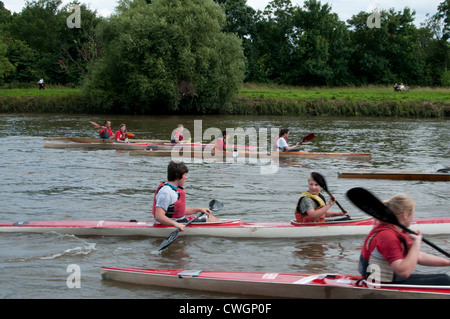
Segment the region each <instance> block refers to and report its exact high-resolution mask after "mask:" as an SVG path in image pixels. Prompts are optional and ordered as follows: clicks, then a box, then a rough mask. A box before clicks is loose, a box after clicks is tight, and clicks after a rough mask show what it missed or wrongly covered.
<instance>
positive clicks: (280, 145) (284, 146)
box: [275, 128, 300, 152]
mask: <svg viewBox="0 0 450 319" xmlns="http://www.w3.org/2000/svg"><path fill="white" fill-rule="evenodd" d="M289 133H290V132H289V129H287V128H282V129H281V130H280V133H279V135H278V138H277V140H276V141H275V147H276V149H277V150H278V151H280V152H299V151H300V150H299V149H298V148H297V146H298V145H299V144H300V142H298V143H297V144H295V145H294V146H289V145H288V143H287V139H288V137H289Z"/></svg>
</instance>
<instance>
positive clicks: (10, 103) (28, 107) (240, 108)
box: [0, 84, 450, 118]
mask: <svg viewBox="0 0 450 319" xmlns="http://www.w3.org/2000/svg"><path fill="white" fill-rule="evenodd" d="M0 112H1V113H17V112H19V113H20V112H23V113H68V114H71V113H72V114H73V113H100V114H102V113H110V112H109V111H108V110H105V109H104V108H103V106H102V105H95V103H93V101H89V100H87V99H86V98H85V97H84V96H83V95H82V92H81V90H80V89H71V88H60V87H57V88H51V87H48V88H47V89H46V90H38V89H4V90H0ZM221 113H223V114H234V115H293V116H321V115H332V116H377V117H385V116H386V117H425V118H428V117H450V89H448V88H427V87H425V88H421V87H419V88H411V89H410V90H409V91H407V92H394V90H393V89H392V88H390V87H375V86H374V87H372V86H370V87H343V88H302V87H287V86H277V85H259V84H258V85H255V84H246V85H244V86H243V87H242V89H241V91H240V93H239V94H238V96H237V97H236V99H235V100H234V101H233V102H232V103H230V105H229V107H228V108H226V109H224V110H222V112H221Z"/></svg>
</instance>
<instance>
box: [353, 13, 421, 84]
mask: <svg viewBox="0 0 450 319" xmlns="http://www.w3.org/2000/svg"><path fill="white" fill-rule="evenodd" d="M380 15H381V17H380V18H381V23H380V28H372V29H371V28H369V27H368V26H367V18H368V17H369V13H366V12H360V13H359V14H357V15H355V16H353V17H352V18H351V19H350V20H349V21H348V23H349V24H350V25H352V26H353V28H354V32H353V33H352V42H353V43H352V46H353V47H354V51H353V55H352V58H351V69H352V70H353V72H354V74H355V77H356V78H357V79H359V81H360V84H369V83H373V84H393V83H395V82H405V83H406V82H407V83H409V84H420V82H421V81H422V80H423V78H424V76H425V74H426V71H425V64H424V56H423V51H422V50H421V48H420V46H419V39H420V33H419V32H418V30H417V27H416V26H415V25H414V24H413V22H414V15H415V12H414V11H411V10H410V9H409V8H405V9H403V11H398V12H396V11H394V9H390V10H389V11H385V10H384V11H382V12H381V13H380Z"/></svg>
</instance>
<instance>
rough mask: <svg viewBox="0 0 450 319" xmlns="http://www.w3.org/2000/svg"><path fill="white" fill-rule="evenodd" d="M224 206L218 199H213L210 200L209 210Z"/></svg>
mask: <svg viewBox="0 0 450 319" xmlns="http://www.w3.org/2000/svg"><path fill="white" fill-rule="evenodd" d="M222 207H223V204H222V203H221V202H219V201H218V200H217V199H213V200H211V201H210V202H209V210H212V211H214V212H216V211H218V210H221V209H222Z"/></svg>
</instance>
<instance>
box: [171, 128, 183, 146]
mask: <svg viewBox="0 0 450 319" xmlns="http://www.w3.org/2000/svg"><path fill="white" fill-rule="evenodd" d="M183 130H184V126H183V124H178V127H177V128H176V129H174V130H173V132H172V135H171V137H170V142H171V143H175V144H178V143H182V141H183Z"/></svg>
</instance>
